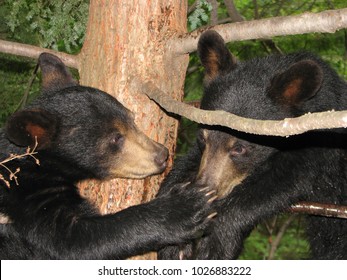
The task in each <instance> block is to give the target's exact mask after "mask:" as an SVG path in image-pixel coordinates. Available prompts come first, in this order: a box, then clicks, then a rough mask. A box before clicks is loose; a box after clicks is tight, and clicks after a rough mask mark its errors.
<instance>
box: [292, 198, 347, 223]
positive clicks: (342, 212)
mask: <svg viewBox="0 0 347 280" xmlns="http://www.w3.org/2000/svg"><path fill="white" fill-rule="evenodd" d="M290 211H291V212H294V213H304V214H311V215H319V216H326V217H334V218H343V219H347V206H346V205H335V204H323V203H316V202H300V203H298V204H296V205H294V206H292V207H291V209H290Z"/></svg>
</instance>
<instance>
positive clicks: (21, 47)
mask: <svg viewBox="0 0 347 280" xmlns="http://www.w3.org/2000/svg"><path fill="white" fill-rule="evenodd" d="M0 52H2V53H8V54H13V55H18V56H24V57H30V58H34V59H38V57H39V55H40V54H41V53H43V52H48V53H51V54H54V55H56V56H58V57H59V58H60V59H61V60H62V61H63V62H64V64H65V65H67V66H69V67H72V68H76V69H78V68H79V57H78V55H71V54H67V53H63V52H58V51H53V50H50V49H45V48H40V47H36V46H32V45H27V44H20V43H16V42H9V41H4V40H0Z"/></svg>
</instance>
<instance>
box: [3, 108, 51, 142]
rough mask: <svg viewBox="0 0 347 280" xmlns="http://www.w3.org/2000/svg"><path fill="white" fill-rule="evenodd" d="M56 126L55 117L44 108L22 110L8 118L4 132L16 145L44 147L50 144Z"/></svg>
mask: <svg viewBox="0 0 347 280" xmlns="http://www.w3.org/2000/svg"><path fill="white" fill-rule="evenodd" d="M57 126H58V120H57V118H56V117H55V116H54V115H53V114H51V113H49V112H47V111H45V110H41V109H38V110H35V109H31V110H22V111H18V112H16V113H14V114H13V115H12V116H11V117H10V118H9V119H8V121H7V123H6V125H5V133H6V137H7V138H8V139H9V140H10V141H11V142H12V143H14V144H15V145H17V146H21V147H31V148H33V147H35V146H36V145H37V149H44V148H47V147H49V146H50V144H51V142H52V140H53V137H54V135H56V131H57Z"/></svg>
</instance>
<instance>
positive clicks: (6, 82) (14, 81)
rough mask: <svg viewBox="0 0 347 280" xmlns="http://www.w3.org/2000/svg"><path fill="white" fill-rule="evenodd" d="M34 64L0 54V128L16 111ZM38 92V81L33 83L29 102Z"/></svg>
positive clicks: (30, 61)
mask: <svg viewBox="0 0 347 280" xmlns="http://www.w3.org/2000/svg"><path fill="white" fill-rule="evenodd" d="M35 65H36V62H33V61H32V60H29V59H23V58H18V57H15V56H9V55H5V54H1V53H0V127H1V126H2V125H3V124H4V122H5V121H6V119H7V117H8V116H9V115H10V114H12V113H13V112H14V111H16V110H17V109H18V108H19V107H20V105H21V100H22V98H23V94H24V92H25V90H26V89H27V87H28V81H29V79H30V77H31V75H32V74H33V70H34V68H35ZM38 92H39V83H38V81H36V82H34V84H33V86H32V88H31V90H30V93H29V100H28V101H29V102H30V100H32V99H33V98H35V97H36V96H37V94H38Z"/></svg>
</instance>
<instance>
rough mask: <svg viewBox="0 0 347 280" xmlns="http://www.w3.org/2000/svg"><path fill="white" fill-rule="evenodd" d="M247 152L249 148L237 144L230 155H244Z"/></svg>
mask: <svg viewBox="0 0 347 280" xmlns="http://www.w3.org/2000/svg"><path fill="white" fill-rule="evenodd" d="M246 152H247V148H246V147H245V146H244V145H242V144H235V145H234V146H233V147H232V148H231V150H230V155H231V156H241V155H244V154H245V153H246Z"/></svg>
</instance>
